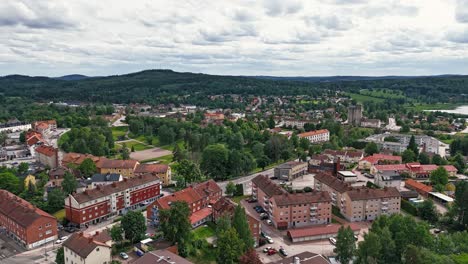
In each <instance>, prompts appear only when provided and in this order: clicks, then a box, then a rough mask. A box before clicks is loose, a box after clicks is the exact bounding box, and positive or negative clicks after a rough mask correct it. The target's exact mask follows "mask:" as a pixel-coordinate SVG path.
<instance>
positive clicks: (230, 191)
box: [225, 181, 236, 196]
mask: <svg viewBox="0 0 468 264" xmlns="http://www.w3.org/2000/svg"><path fill="white" fill-rule="evenodd" d="M235 192H236V185H235V184H234V183H233V182H232V181H230V182H228V183H227V185H226V191H225V193H226V194H227V195H229V196H234V193H235Z"/></svg>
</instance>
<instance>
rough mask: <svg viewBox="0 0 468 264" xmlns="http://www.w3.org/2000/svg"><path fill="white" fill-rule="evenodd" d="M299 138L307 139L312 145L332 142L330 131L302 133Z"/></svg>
mask: <svg viewBox="0 0 468 264" xmlns="http://www.w3.org/2000/svg"><path fill="white" fill-rule="evenodd" d="M297 136H298V137H299V138H307V139H308V140H309V141H310V142H311V143H318V142H327V141H329V140H330V131H328V129H320V130H314V131H309V132H305V133H301V134H298V135H297Z"/></svg>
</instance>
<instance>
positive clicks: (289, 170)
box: [274, 161, 308, 181]
mask: <svg viewBox="0 0 468 264" xmlns="http://www.w3.org/2000/svg"><path fill="white" fill-rule="evenodd" d="M307 169H308V164H307V162H297V161H290V162H286V163H283V164H281V165H279V166H277V167H276V168H275V170H274V173H275V177H276V178H278V179H280V180H286V181H292V180H294V179H296V178H297V177H300V176H302V175H305V174H307Z"/></svg>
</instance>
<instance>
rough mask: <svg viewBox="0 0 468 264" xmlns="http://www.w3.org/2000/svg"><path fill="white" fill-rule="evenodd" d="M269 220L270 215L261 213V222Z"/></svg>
mask: <svg viewBox="0 0 468 264" xmlns="http://www.w3.org/2000/svg"><path fill="white" fill-rule="evenodd" d="M265 219H268V214H267V213H261V214H260V220H265Z"/></svg>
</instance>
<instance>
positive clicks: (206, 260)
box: [188, 246, 216, 264]
mask: <svg viewBox="0 0 468 264" xmlns="http://www.w3.org/2000/svg"><path fill="white" fill-rule="evenodd" d="M197 253H198V254H197V255H196V256H190V257H188V260H190V261H191V262H193V263H195V264H216V249H215V248H212V247H209V246H207V247H204V248H202V249H200V250H198V252H197Z"/></svg>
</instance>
